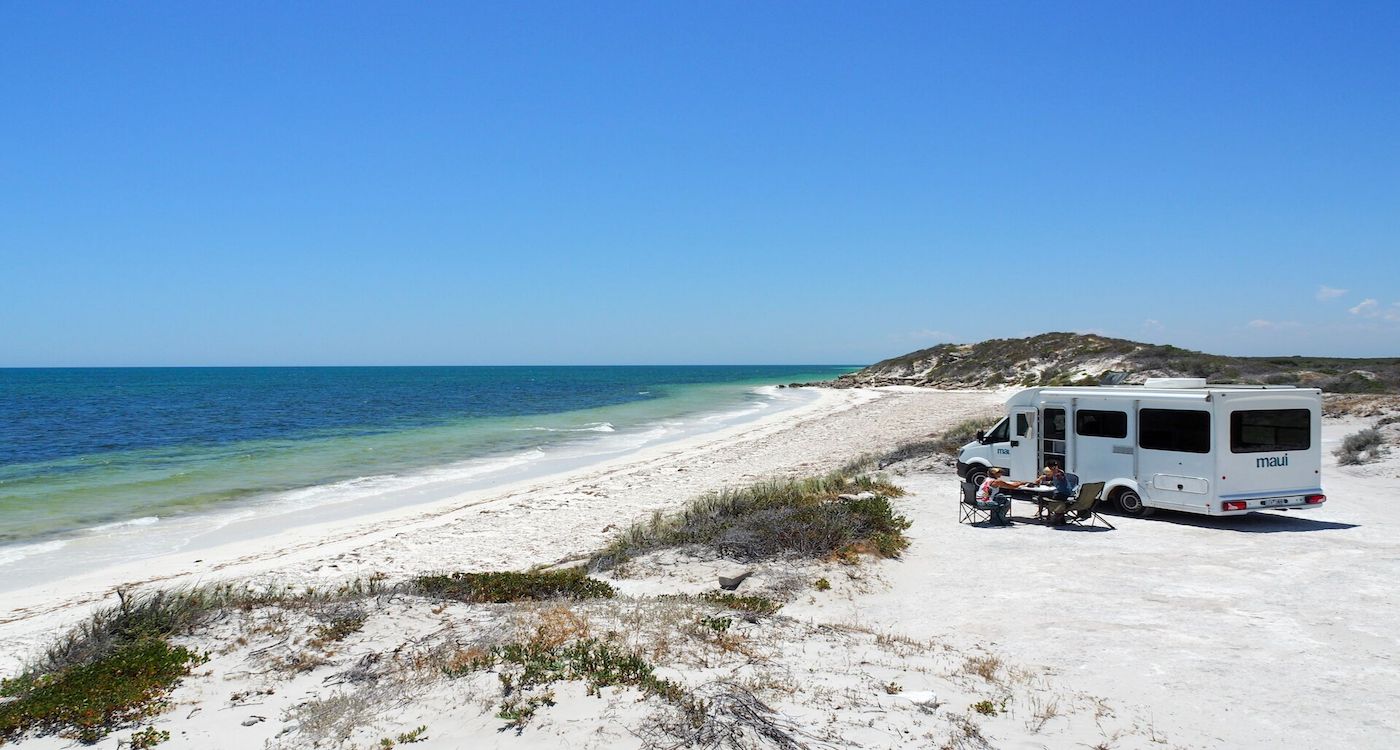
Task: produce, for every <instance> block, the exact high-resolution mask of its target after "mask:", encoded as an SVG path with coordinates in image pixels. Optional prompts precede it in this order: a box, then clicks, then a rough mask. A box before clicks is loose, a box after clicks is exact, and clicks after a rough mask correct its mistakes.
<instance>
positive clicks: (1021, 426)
mask: <svg viewBox="0 0 1400 750" xmlns="http://www.w3.org/2000/svg"><path fill="white" fill-rule="evenodd" d="M1030 431H1031V421H1030V420H1029V419H1027V418H1026V415H1024V414H1017V415H1016V437H1025V436H1026V435H1027V434H1029V433H1030Z"/></svg>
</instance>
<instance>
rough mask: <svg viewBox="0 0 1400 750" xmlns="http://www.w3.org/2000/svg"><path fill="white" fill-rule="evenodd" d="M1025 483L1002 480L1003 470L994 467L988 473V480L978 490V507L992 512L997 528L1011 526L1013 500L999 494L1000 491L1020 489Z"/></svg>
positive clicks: (983, 481) (993, 521)
mask: <svg viewBox="0 0 1400 750" xmlns="http://www.w3.org/2000/svg"><path fill="white" fill-rule="evenodd" d="M1022 484H1024V482H1014V481H1011V480H1010V479H1002V478H1001V469H998V468H996V467H993V468H991V469H989V470H988V471H987V478H986V479H984V480H982V484H981V486H979V487H978V488H977V507H979V508H982V509H983V510H990V511H991V512H992V523H994V524H996V525H997V526H1010V525H1011V519H1010V518H1007V515H1006V514H1007V513H1009V512H1010V511H1011V498H1009V497H1006V496H1005V495H1002V494H1000V493H998V492H997V490H998V489H1002V488H1006V489H1011V488H1015V487H1020V486H1021V485H1022Z"/></svg>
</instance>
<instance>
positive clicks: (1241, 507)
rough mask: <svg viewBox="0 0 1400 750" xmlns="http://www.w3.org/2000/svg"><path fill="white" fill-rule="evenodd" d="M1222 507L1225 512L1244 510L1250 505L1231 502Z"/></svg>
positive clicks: (1236, 501)
mask: <svg viewBox="0 0 1400 750" xmlns="http://www.w3.org/2000/svg"><path fill="white" fill-rule="evenodd" d="M1221 506H1223V507H1224V509H1225V510H1244V509H1245V508H1246V507H1247V506H1248V504H1247V503H1246V502H1245V501H1243V500H1230V501H1228V502H1224V503H1221Z"/></svg>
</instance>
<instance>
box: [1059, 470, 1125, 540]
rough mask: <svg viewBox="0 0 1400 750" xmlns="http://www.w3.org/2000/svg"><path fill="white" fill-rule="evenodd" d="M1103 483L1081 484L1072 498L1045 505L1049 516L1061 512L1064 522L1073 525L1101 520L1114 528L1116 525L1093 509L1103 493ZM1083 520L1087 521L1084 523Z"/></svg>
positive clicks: (1089, 523)
mask: <svg viewBox="0 0 1400 750" xmlns="http://www.w3.org/2000/svg"><path fill="white" fill-rule="evenodd" d="M1103 485H1104V483H1103V482H1090V483H1088V484H1081V485H1079V494H1078V495H1077V496H1076V497H1075V498H1074V499H1073V500H1066V501H1063V502H1058V503H1051V504H1050V505H1048V506H1046V509H1047V510H1048V511H1049V512H1050V514H1051V517H1054V516H1055V515H1056V514H1059V513H1063V514H1064V516H1065V523H1068V524H1071V525H1074V526H1093V525H1094V524H1095V523H1097V522H1099V521H1103V525H1104V526H1107V527H1108V528H1110V529H1114V528H1116V527H1115V526H1114V525H1113V524H1111V523H1109V522H1108V520H1107V519H1105V518H1104V517H1103V516H1101V515H1099V514H1098V511H1096V510H1094V508H1095V507H1097V505H1098V502H1099V495H1101V494H1103ZM1085 521H1088V523H1087V524H1086V523H1084V522H1085Z"/></svg>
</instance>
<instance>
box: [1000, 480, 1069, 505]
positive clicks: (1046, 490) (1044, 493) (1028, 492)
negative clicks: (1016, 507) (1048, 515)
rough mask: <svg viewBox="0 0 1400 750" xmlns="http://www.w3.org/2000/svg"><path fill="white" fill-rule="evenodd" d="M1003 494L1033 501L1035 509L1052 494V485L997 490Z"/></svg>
mask: <svg viewBox="0 0 1400 750" xmlns="http://www.w3.org/2000/svg"><path fill="white" fill-rule="evenodd" d="M998 492H1000V493H1001V494H1003V495H1006V496H1007V497H1009V498H1011V499H1013V500H1025V501H1026V502H1028V503H1035V507H1036V509H1037V510H1039V509H1041V508H1044V507H1045V503H1046V501H1047V500H1049V499H1050V496H1051V495H1052V494H1054V492H1055V488H1054V487H1041V486H1036V487H1007V488H1003V489H1001V490H998Z"/></svg>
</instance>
